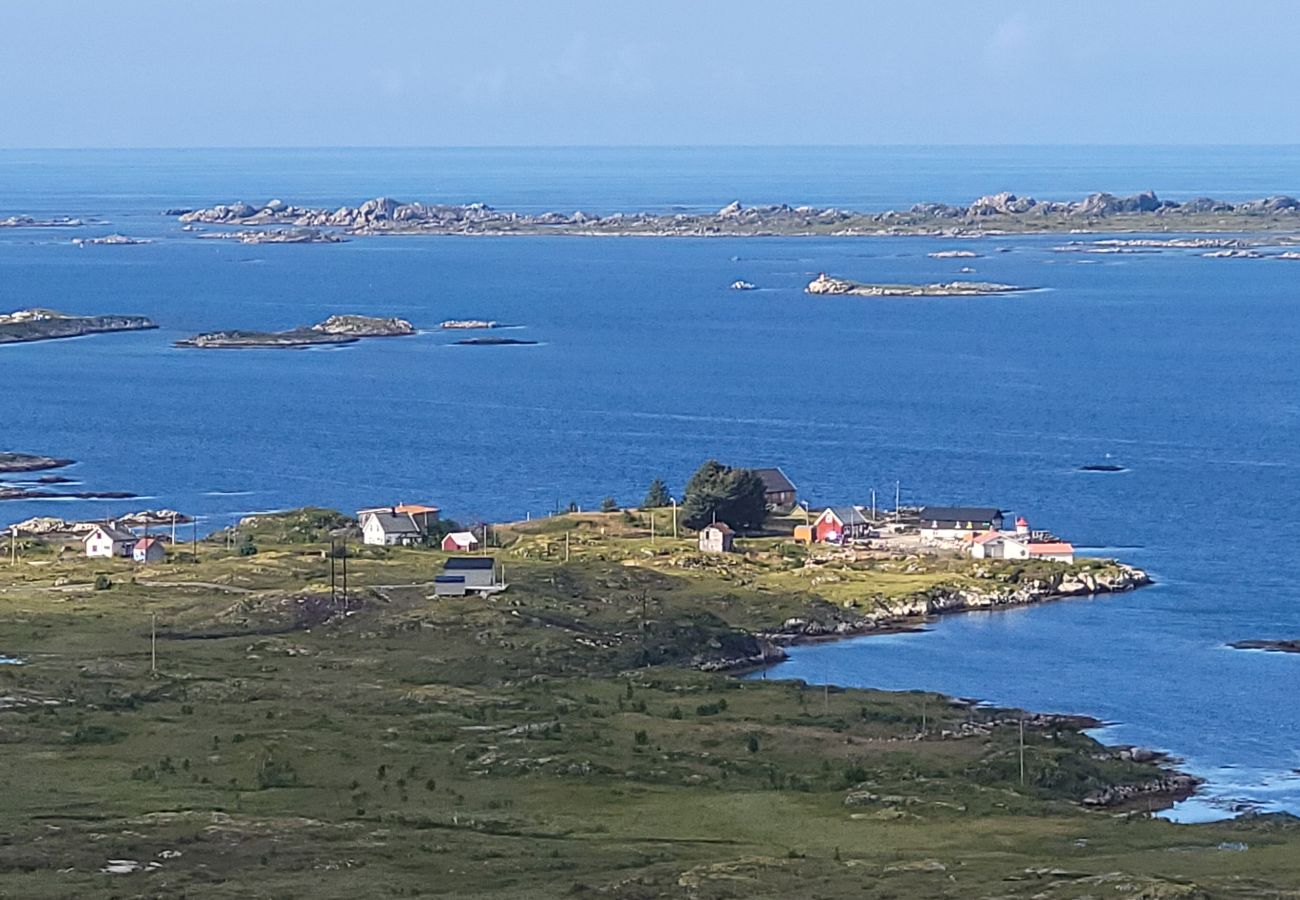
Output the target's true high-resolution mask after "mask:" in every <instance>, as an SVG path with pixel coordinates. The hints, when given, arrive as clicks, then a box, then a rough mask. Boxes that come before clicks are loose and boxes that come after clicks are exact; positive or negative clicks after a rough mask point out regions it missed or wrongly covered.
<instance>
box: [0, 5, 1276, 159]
mask: <svg viewBox="0 0 1300 900" xmlns="http://www.w3.org/2000/svg"><path fill="white" fill-rule="evenodd" d="M1298 26H1300V8H1298V7H1297V4H1296V3H1295V2H1294V0H1237V2H1231V3H1230V2H1227V0H1214V2H1210V0H1071V2H1059V0H1034V2H1030V0H960V2H957V0H932V2H926V0H889V2H881V0H820V2H819V0H783V2H771V0H657V2H632V0H547V2H543V0H533V2H525V0H461V2H450V0H351V2H341V0H310V2H276V0H0V147H9V148H15V147H19V148H41V147H239V146H255V147H277V146H293V147H311V146H331V147H338V146H430V147H431V146H489V145H507V146H509V145H516V146H519V145H522V146H537V145H691V144H743V145H763V144H787V145H788V144H1080V143H1083V144H1092V143H1096V144H1229V143H1245V144H1249V143H1300V91H1297V90H1296V87H1295V86H1296V85H1297V84H1300V53H1297V52H1295V49H1294V40H1295V37H1296V35H1297V33H1300V32H1298V30H1297V28H1298Z"/></svg>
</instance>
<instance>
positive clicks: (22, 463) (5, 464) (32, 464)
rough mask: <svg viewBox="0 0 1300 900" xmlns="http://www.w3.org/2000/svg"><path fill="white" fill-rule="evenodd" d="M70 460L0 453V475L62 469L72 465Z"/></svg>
mask: <svg viewBox="0 0 1300 900" xmlns="http://www.w3.org/2000/svg"><path fill="white" fill-rule="evenodd" d="M73 462H74V461H73V460H71V459H59V458H58V457H54V456H37V455H36V454H34V453H15V452H12V451H4V452H0V474H9V473H23V472H42V471H45V470H48V469H63V468H67V467H68V466H70V465H72V464H73Z"/></svg>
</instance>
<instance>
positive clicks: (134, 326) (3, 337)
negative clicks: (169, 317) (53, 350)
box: [0, 309, 158, 344]
mask: <svg viewBox="0 0 1300 900" xmlns="http://www.w3.org/2000/svg"><path fill="white" fill-rule="evenodd" d="M157 327H158V326H157V325H155V324H154V323H153V322H152V321H150V320H149V319H147V318H146V317H144V316H116V315H110V316H70V315H68V314H66V313H61V312H55V311H54V310H52V309H20V310H17V311H15V312H11V313H0V344H19V343H26V342H30V341H49V340H55V339H58V338H71V337H81V336H82V335H87V334H102V333H105V332H110V331H143V330H148V329H151V328H157Z"/></svg>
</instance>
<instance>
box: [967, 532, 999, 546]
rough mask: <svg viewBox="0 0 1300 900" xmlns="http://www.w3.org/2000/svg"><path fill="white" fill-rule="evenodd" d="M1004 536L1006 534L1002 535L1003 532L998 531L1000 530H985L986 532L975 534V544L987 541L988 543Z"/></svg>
mask: <svg viewBox="0 0 1300 900" xmlns="http://www.w3.org/2000/svg"><path fill="white" fill-rule="evenodd" d="M1005 537H1006V535H1004V534H1003V533H1002V532H1000V531H986V532H984V533H983V534H979V535H976V536H975V543H977V544H987V543H990V542H992V541H1000V540H1003V539H1004V538H1005Z"/></svg>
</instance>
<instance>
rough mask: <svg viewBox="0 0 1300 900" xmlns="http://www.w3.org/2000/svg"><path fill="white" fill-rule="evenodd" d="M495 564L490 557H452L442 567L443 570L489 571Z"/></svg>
mask: <svg viewBox="0 0 1300 900" xmlns="http://www.w3.org/2000/svg"><path fill="white" fill-rule="evenodd" d="M496 563H497V561H496V560H495V559H493V558H492V557H490V556H453V557H452V558H451V559H449V560H447V562H446V563H445V564H444V565H443V569H447V570H451V569H491V568H494V567H495V566H496Z"/></svg>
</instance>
